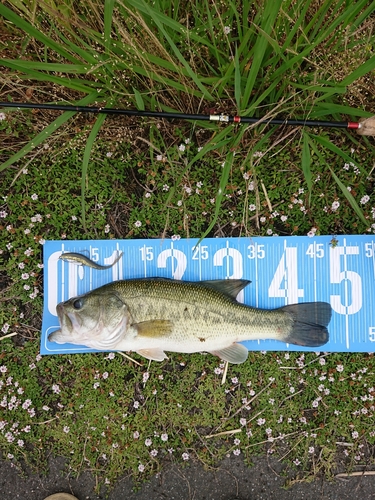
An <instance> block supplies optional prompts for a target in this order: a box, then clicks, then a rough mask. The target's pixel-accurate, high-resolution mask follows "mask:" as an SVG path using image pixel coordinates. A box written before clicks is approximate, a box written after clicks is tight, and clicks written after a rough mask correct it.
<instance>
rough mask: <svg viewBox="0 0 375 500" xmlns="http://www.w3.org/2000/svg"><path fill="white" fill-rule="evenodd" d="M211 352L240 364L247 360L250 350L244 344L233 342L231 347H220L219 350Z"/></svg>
mask: <svg viewBox="0 0 375 500" xmlns="http://www.w3.org/2000/svg"><path fill="white" fill-rule="evenodd" d="M210 354H213V355H214V356H218V357H219V358H221V359H223V360H224V361H228V362H229V363H233V364H235V365H239V364H241V363H244V362H245V361H246V360H247V356H248V354H249V352H248V350H247V349H246V347H245V346H244V345H242V344H232V345H230V346H229V347H225V348H224V349H220V350H219V351H210Z"/></svg>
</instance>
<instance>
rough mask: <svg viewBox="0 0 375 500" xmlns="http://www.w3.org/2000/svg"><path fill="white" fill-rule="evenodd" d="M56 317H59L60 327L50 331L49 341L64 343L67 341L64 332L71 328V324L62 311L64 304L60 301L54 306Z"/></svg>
mask: <svg viewBox="0 0 375 500" xmlns="http://www.w3.org/2000/svg"><path fill="white" fill-rule="evenodd" d="M56 313H57V317H58V318H59V323H60V329H59V330H56V331H55V332H52V333H50V334H49V335H48V341H49V342H57V343H58V344H65V343H66V342H67V339H66V335H64V333H63V331H64V332H70V331H71V330H72V328H73V324H72V321H71V319H70V318H69V316H68V314H66V313H65V311H64V305H63V304H62V303H60V304H57V306H56Z"/></svg>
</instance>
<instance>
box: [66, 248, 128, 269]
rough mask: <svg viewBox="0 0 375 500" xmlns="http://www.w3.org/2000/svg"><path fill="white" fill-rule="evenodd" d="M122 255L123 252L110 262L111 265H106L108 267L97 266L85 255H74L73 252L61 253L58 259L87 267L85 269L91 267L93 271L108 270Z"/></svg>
mask: <svg viewBox="0 0 375 500" xmlns="http://www.w3.org/2000/svg"><path fill="white" fill-rule="evenodd" d="M122 255H123V252H120V254H119V255H118V256H117V257H116V259H115V260H114V261H113V262H112V264H108V266H102V265H100V264H97V263H96V262H94V261H93V260H91V259H89V258H88V257H86V256H85V255H82V254H80V253H75V252H66V253H62V254H61V255H60V257H59V259H61V260H66V261H68V262H74V264H77V265H80V266H87V267H92V268H93V269H101V270H102V269H109V268H110V267H112V266H114V265H115V264H116V262H118V261H119V260H120V259H121V257H122Z"/></svg>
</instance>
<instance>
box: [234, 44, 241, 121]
mask: <svg viewBox="0 0 375 500" xmlns="http://www.w3.org/2000/svg"><path fill="white" fill-rule="evenodd" d="M234 97H235V99H236V104H237V110H238V112H240V110H241V71H240V60H239V57H238V50H237V47H236V52H235V53H234Z"/></svg>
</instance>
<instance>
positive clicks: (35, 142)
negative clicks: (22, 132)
mask: <svg viewBox="0 0 375 500" xmlns="http://www.w3.org/2000/svg"><path fill="white" fill-rule="evenodd" d="M97 97H98V94H97V93H92V94H90V95H88V96H86V97H85V98H84V99H81V100H80V101H78V102H77V103H76V105H77V106H87V105H88V104H91V103H92V102H95V101H96V99H97ZM75 114H76V111H65V113H63V114H62V115H61V116H59V117H58V118H57V119H56V120H55V121H53V122H52V123H51V124H50V125H48V126H47V127H46V128H45V129H44V130H42V132H40V133H39V134H38V135H37V136H36V137H34V139H32V140H31V141H30V142H28V143H27V144H26V146H24V147H23V148H22V149H21V150H20V151H18V153H15V154H14V155H13V156H11V157H10V158H9V159H8V160H7V161H6V162H4V163H3V164H2V165H0V172H1V171H3V170H5V169H6V168H7V167H9V166H10V165H13V163H15V162H16V161H18V160H20V159H21V158H23V157H24V156H26V155H27V154H28V153H30V151H32V150H33V149H35V148H36V147H37V146H39V144H41V143H42V142H43V141H45V140H46V139H48V137H50V136H51V135H52V134H53V133H54V132H56V130H57V129H58V128H59V127H61V125H63V124H64V123H65V122H67V121H68V120H69V119H70V118H71V117H72V116H74V115H75Z"/></svg>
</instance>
